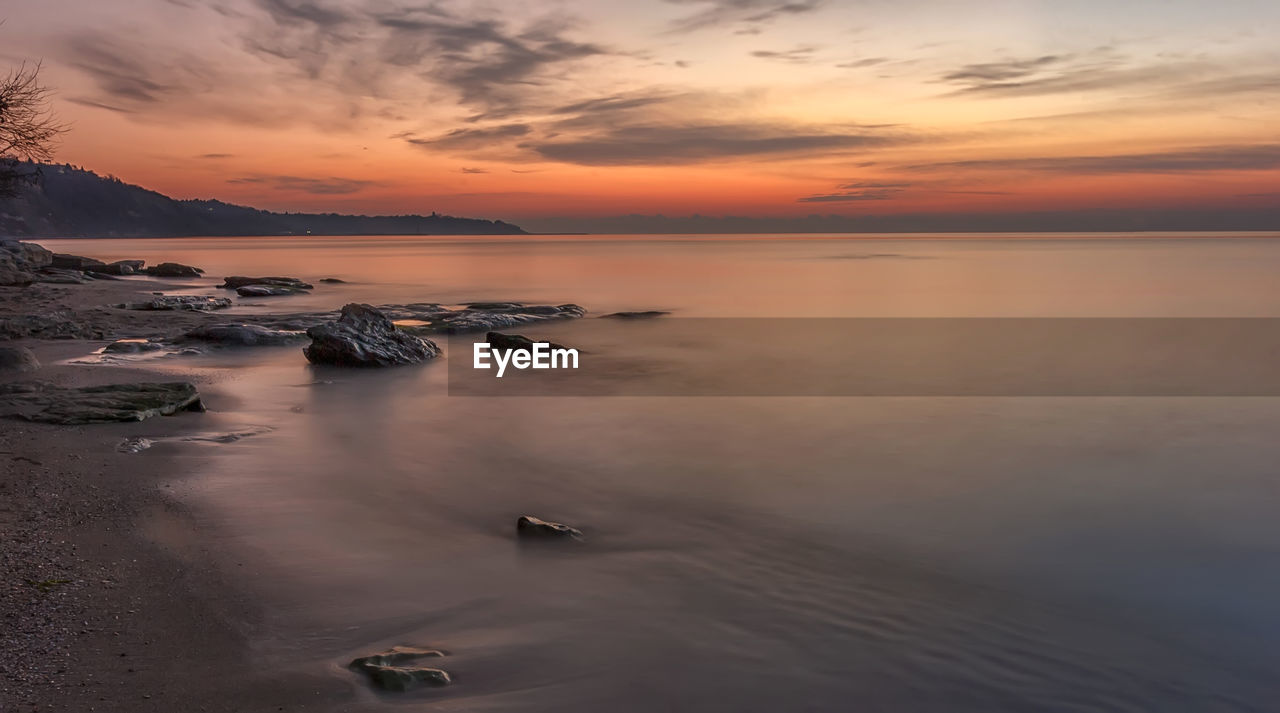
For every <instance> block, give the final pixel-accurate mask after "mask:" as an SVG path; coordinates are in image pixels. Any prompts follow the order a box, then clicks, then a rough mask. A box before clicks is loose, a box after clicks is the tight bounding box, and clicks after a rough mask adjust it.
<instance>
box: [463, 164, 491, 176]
mask: <svg viewBox="0 0 1280 713" xmlns="http://www.w3.org/2000/svg"><path fill="white" fill-rule="evenodd" d="M488 172H489V169H487V168H468V167H466V166H463V167H462V168H460V169H458V173H467V174H474V175H478V174H481V173H488Z"/></svg>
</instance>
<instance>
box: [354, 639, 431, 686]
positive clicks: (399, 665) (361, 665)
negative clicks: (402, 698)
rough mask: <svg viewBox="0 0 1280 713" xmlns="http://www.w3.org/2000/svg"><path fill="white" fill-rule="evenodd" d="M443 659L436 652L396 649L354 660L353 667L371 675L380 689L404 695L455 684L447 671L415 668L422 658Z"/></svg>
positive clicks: (372, 681)
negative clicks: (410, 691) (407, 692)
mask: <svg viewBox="0 0 1280 713" xmlns="http://www.w3.org/2000/svg"><path fill="white" fill-rule="evenodd" d="M441 656H444V653H443V652H441V651H436V650H435V649H419V648H416V647H411V646H395V647H393V648H391V649H389V650H387V651H383V652H382V653H377V654H372V655H370V656H361V657H360V658H357V659H356V660H354V661H352V662H351V664H350V666H349V668H351V669H353V670H355V671H360V672H361V673H363V674H365V675H366V676H368V677H369V681H370V682H371V683H373V685H375V686H377V687H378V688H381V689H384V690H387V691H396V692H402V691H408V690H410V689H413V688H418V687H420V686H447V685H449V684H450V683H452V682H453V679H452V678H451V677H450V676H449V674H448V672H447V671H445V670H443V669H439V668H433V667H429V666H419V665H415V664H416V663H417V662H418V661H421V660H422V659H430V658H437V657H441Z"/></svg>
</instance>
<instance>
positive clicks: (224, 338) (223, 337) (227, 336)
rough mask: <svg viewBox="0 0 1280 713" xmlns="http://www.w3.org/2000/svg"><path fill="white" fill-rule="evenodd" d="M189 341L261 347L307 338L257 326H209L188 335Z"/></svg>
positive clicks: (303, 335)
mask: <svg viewBox="0 0 1280 713" xmlns="http://www.w3.org/2000/svg"><path fill="white" fill-rule="evenodd" d="M186 338H187V339H193V340H196V341H200V342H210V343H213V344H220V345H224V346H236V347H261V346H283V345H285V344H295V343H297V342H299V341H303V340H305V339H306V338H307V335H306V333H305V332H295V331H289V330H283V329H270V328H268V327H262V326H259V325H256V324H209V325H205V326H203V327H197V328H195V329H193V330H191V331H190V332H187V334H186Z"/></svg>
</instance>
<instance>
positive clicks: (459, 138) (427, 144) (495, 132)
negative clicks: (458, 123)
mask: <svg viewBox="0 0 1280 713" xmlns="http://www.w3.org/2000/svg"><path fill="white" fill-rule="evenodd" d="M531 130H532V128H531V127H530V126H529V125H528V124H503V125H500V126H491V127H487V128H480V129H471V128H466V129H454V130H453V131H450V132H448V133H445V134H443V135H441V136H436V137H432V138H424V137H421V136H417V135H414V134H401V135H399V136H398V137H397V138H402V139H404V140H405V141H407V142H408V143H410V144H413V145H414V146H420V147H423V148H433V149H446V150H454V149H485V148H492V147H494V146H496V145H506V144H507V143H509V141H510V140H511V139H515V138H520V137H522V136H526V135H527V134H528V133H529V132H530V131H531Z"/></svg>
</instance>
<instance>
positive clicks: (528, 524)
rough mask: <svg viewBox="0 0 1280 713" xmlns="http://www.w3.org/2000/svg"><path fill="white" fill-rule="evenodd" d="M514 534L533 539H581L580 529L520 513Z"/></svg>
mask: <svg viewBox="0 0 1280 713" xmlns="http://www.w3.org/2000/svg"><path fill="white" fill-rule="evenodd" d="M516 534H517V535H519V536H520V537H522V538H533V539H571V540H581V539H582V531H581V530H577V529H575V528H572V527H569V526H568V525H565V524H562V523H559V522H548V521H547V520H540V519H538V518H536V517H533V516H532V515H521V516H520V519H519V520H516Z"/></svg>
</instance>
